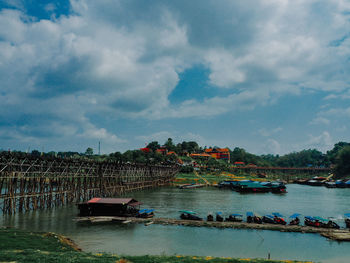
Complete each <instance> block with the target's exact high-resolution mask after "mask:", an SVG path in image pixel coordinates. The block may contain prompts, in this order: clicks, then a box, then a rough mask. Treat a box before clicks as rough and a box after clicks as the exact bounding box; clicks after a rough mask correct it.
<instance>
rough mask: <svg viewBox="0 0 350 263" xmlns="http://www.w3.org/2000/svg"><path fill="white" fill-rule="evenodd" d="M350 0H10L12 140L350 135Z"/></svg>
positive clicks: (5, 105) (255, 147)
mask: <svg viewBox="0 0 350 263" xmlns="http://www.w3.org/2000/svg"><path fill="white" fill-rule="evenodd" d="M349 31H350V3H349V2H348V1H345V0H339V1H335V0H334V1H314V0H299V1H288V0H259V1H258V0H256V1H253V0H251V1H250V0H248V1H247V0H242V1H239V0H237V1H231V0H222V1H212V0H206V1H199V0H193V1H185V0H178V1H170V0H154V1H146V0H128V1H121V0H120V1H118V0H99V1H93V0H71V1H50V0H46V1H44V0H40V1H33V0H31V1H24V0H11V1H10V0H0V83H1V85H0V101H1V104H0V149H13V150H23V151H25V150H27V149H31V150H32V149H39V150H44V151H51V150H56V151H69V150H71V151H79V152H84V151H85V150H86V148H87V147H92V148H94V150H95V152H96V151H97V147H98V142H99V141H101V151H102V153H110V152H115V151H121V152H123V151H125V150H127V149H137V148H140V147H142V146H144V145H145V143H147V142H151V141H153V140H157V141H159V142H160V143H164V142H165V141H166V140H167V138H169V137H171V138H173V140H174V141H175V143H178V142H182V141H184V140H186V141H188V140H195V141H197V142H198V143H199V144H200V145H201V146H219V147H230V148H231V149H233V148H234V147H242V148H245V149H246V150H247V151H249V152H252V153H256V154H267V153H272V154H285V153H289V152H292V151H299V150H302V149H309V148H316V149H318V150H321V151H323V152H325V151H327V150H329V149H331V148H332V147H333V145H334V144H335V143H337V142H339V141H348V142H349V141H350V132H349V128H350V125H349V123H350V67H349V66H350V65H349V58H350V32H349Z"/></svg>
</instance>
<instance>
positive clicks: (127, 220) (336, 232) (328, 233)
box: [75, 216, 350, 241]
mask: <svg viewBox="0 0 350 263" xmlns="http://www.w3.org/2000/svg"><path fill="white" fill-rule="evenodd" d="M75 221H77V222H89V223H101V222H119V223H124V224H131V223H134V224H145V225H146V226H147V225H151V224H161V225H176V226H189V227H216V228H231V229H255V230H273V231H280V232H296V233H315V234H320V235H321V236H323V237H326V238H328V239H331V240H335V241H350V230H349V229H329V228H317V227H311V226H302V225H278V224H255V223H246V222H216V221H195V220H182V219H173V218H158V217H154V218H137V217H117V216H94V217H78V218H76V219H75Z"/></svg>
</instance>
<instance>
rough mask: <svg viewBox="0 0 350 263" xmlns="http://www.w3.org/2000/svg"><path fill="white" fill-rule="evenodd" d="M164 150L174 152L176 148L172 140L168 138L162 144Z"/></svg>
mask: <svg viewBox="0 0 350 263" xmlns="http://www.w3.org/2000/svg"><path fill="white" fill-rule="evenodd" d="M164 146H165V148H167V150H168V151H175V150H176V146H175V145H174V143H173V139H171V138H168V140H167V141H166V142H165V143H164Z"/></svg>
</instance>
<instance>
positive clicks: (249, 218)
mask: <svg viewBox="0 0 350 263" xmlns="http://www.w3.org/2000/svg"><path fill="white" fill-rule="evenodd" d="M253 217H254V214H253V212H247V223H253Z"/></svg>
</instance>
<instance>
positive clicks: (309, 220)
mask: <svg viewBox="0 0 350 263" xmlns="http://www.w3.org/2000/svg"><path fill="white" fill-rule="evenodd" d="M304 224H305V225H306V226H313V227H320V226H321V223H320V222H319V221H318V220H317V219H316V218H314V217H312V216H305V220H304Z"/></svg>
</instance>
